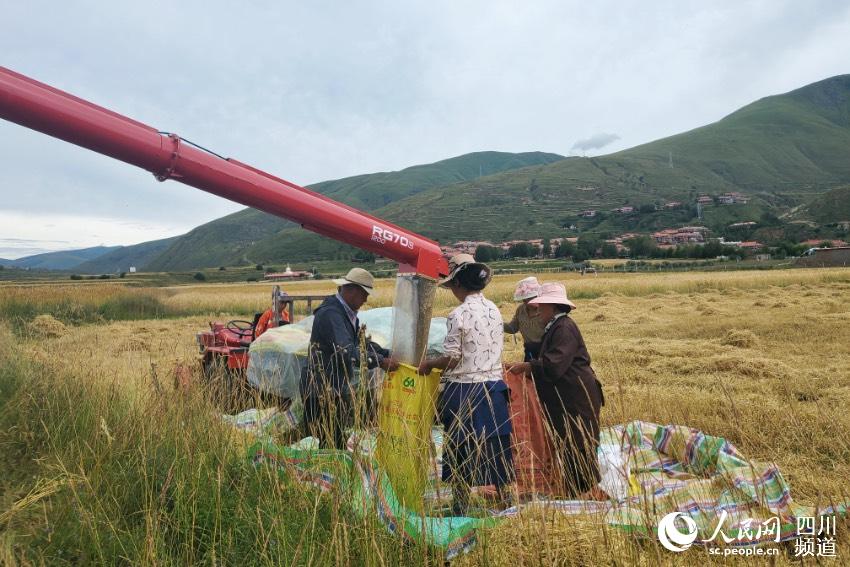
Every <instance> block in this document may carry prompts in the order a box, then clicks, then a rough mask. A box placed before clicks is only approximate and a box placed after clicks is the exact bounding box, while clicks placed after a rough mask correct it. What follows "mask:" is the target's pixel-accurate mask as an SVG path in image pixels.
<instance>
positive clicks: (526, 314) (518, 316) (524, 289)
mask: <svg viewBox="0 0 850 567" xmlns="http://www.w3.org/2000/svg"><path fill="white" fill-rule="evenodd" d="M539 293H540V283H539V282H538V281H537V278H535V277H534V276H532V277H529V278H525V279H523V280H520V281H519V283H518V284H517V286H516V289H515V290H514V301H521V302H522V303H520V304H519V305H518V306H517V308H516V311H515V312H514V318H513V319H511V321H510V322H509V323H505V326H504V329H505V332H506V333H508V334H510V335H515V334H516V333H519V334H520V335H521V336H522V345H523V350H524V351H525V361H526V362H528V361H529V360H531V359H533V358H537V355H538V354H539V352H540V341H542V340H543V324H542V323H540V319H538V318H537V316H536V313H535V314H532V313H531V310H530V309H529V307H528V302H529V301H531V300H532V299H534V298H535V297H537V295H538V294H539Z"/></svg>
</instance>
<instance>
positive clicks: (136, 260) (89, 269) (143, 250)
mask: <svg viewBox="0 0 850 567" xmlns="http://www.w3.org/2000/svg"><path fill="white" fill-rule="evenodd" d="M178 238H179V237H177V236H174V237H172V238H164V239H162V240H153V241H151V242H143V243H141V244H134V245H132V246H120V247H118V248H117V249H115V250H112V251H110V252H107V253H106V254H102V255H100V256H98V257H96V258H94V259H93V260H88V261H87V262H83V263H82V264H79V265H77V266H74V267H73V269H74V270H76V271H78V272H81V273H86V274H108V273H113V272H126V271H128V270H129V269H130V266H135V267H136V268H138V269H140V270H141V269H144V268H146V267H147V265H148V264H149V263H150V262H151V261H153V260H154V259H155V258H156V257H158V256H159V255H160V254H162V253H163V252H164V251H165V250H166V249H168V247H169V246H171V245H172V244H173V243H174V242H175V241H176V240H177V239H178Z"/></svg>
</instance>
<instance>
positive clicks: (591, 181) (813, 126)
mask: <svg viewBox="0 0 850 567" xmlns="http://www.w3.org/2000/svg"><path fill="white" fill-rule="evenodd" d="M847 186H850V75H841V76H837V77H832V78H830V79H826V80H823V81H819V82H817V83H813V84H811V85H808V86H805V87H803V88H800V89H797V90H794V91H791V92H789V93H785V94H782V95H776V96H770V97H766V98H763V99H761V100H758V101H756V102H753V103H752V104H749V105H747V106H745V107H743V108H741V109H739V110H737V111H735V112H733V113H732V114H730V115H728V116H726V117H725V118H723V119H721V120H719V121H717V122H715V123H713V124H709V125H707V126H703V127H701V128H696V129H694V130H691V131H688V132H684V133H682V134H678V135H675V136H670V137H668V138H663V139H661V140H656V141H654V142H650V143H648V144H643V145H640V146H637V147H634V148H631V149H628V150H624V151H620V152H616V153H613V154H609V155H605V156H599V157H591V158H585V157H571V158H566V159H564V158H562V157H561V156H557V155H554V154H543V153H527V154H509V153H500V152H480V153H475V154H469V155H464V156H460V157H456V158H452V159H448V160H444V161H441V162H437V163H434V164H429V165H422V166H415V167H410V168H407V169H404V170H402V171H398V172H389V173H376V174H371V175H359V176H355V177H349V178H345V179H339V180H335V181H327V182H323V183H319V184H316V185H314V186H313V187H312V189H314V190H316V191H318V192H320V193H323V194H325V195H327V196H329V197H331V198H333V199H337V200H339V201H342V202H344V203H347V204H349V205H352V206H355V207H358V208H361V209H363V210H368V211H369V212H371V213H372V214H375V215H377V216H379V217H381V218H385V219H387V220H388V221H391V222H395V223H397V224H399V225H401V226H404V227H406V228H409V229H410V230H413V231H415V232H418V233H421V234H423V235H425V236H429V237H431V238H434V239H437V240H440V241H441V242H444V243H451V242H454V241H456V240H462V239H489V240H494V241H501V240H509V239H514V238H540V237H557V236H565V235H572V236H575V235H576V234H581V233H588V232H589V233H593V234H597V235H603V236H604V235H607V234H610V235H615V234H621V233H623V232H627V231H635V232H648V231H654V230H658V229H661V228H668V227H673V226H682V225H685V224H693V223H700V224H705V225H706V226H708V227H709V228H711V229H712V230H713V231H714V232H715V234H718V235H728V236H731V237H741V236H742V235H743V236H746V237H747V238H759V239H763V240H765V241H773V240H781V239H802V238H809V237H821V236H825V237H829V236H833V235H832V234H830V232H829V231H830V230H838V228H834V229H833V228H829V227H828V226H827V225H825V224H823V223H833V225H834V226H836V227H837V225H835V223H839V222H840V221H842V220H847V217H848V215H847V214H846V211H847V209H848V207H850V204H848V199H850V191H848V190H846V189H841V188H843V187H844V188H846V187H847ZM726 192H738V193H741V194H743V195H745V196H746V197H747V202H746V203H743V204H742V203H736V204H733V205H722V204H720V202H719V199H718V197H719V196H720V195H721V194H723V193H726ZM700 196H710V197H712V199H709V201H710V203H706V204H705V206H701V207H699V208H698V207H697V204H696V203H697V198H698V197H700ZM671 201H679V202H681V203H682V205H681V206H679V207H677V208H664V207H662V206H661V205H663V204H665V203H668V202H671ZM626 205H628V206H632V207H634V208H635V209H636V212H635V213H631V214H620V213H617V212H614V211H613V209H615V208H618V207H623V206H626ZM657 207H658V210H656V208H657ZM587 209H593V210H595V211H597V214H596V215H595V216H593V217H592V218H584V217H582V216H580V213H581V212H582V211H584V210H587ZM839 217H840V218H839ZM742 221H753V222H756V225H755V227H750V228H747V229H746V230H740V229H738V230H737V232H735V233H729V232H728V227H729V225H730V224H733V223H737V222H742ZM818 223H821V224H818ZM822 225H823V226H822ZM748 226H750V225H748ZM571 227H575V228H571ZM354 253H356V251H355V250H354V249H353V248H351V247H349V246H347V245H345V244H342V243H338V242H335V241H332V240H329V239H326V238H321V237H318V236H316V235H313V234H311V233H309V232H306V231H304V230H303V229H301V228H299V227H297V226H295V225H293V224H292V223H289V222H287V221H284V220H282V219H278V218H276V217H272V216H270V215H267V214H265V213H261V212H259V211H256V210H252V209H246V210H243V211H240V212H238V213H235V214H232V215H228V216H226V217H224V218H221V219H218V220H215V221H213V222H210V223H207V224H205V225H203V226H200V227H197V228H196V229H194V230H192V231H191V232H189V233H188V234H186V235H183V236H181V237H179V238H177V239H176V240H174V241H173V242H172V243H170V245H169V246H168V247H167V249H165V250H164V251H163V252H162V253H161V254H160V255H159V256H157V257H156V258H155V259H153V260H151V261H150V262H149V263H148V264H147V265H146V266H145V267H146V269H148V270H180V269H191V268H199V267H215V266H220V265H237V264H253V263H263V264H266V263H271V262H273V263H276V264H280V263H282V262H305V261H309V260H314V259H345V260H347V259H349V258H350V257H351V256H352V255H353V254H354Z"/></svg>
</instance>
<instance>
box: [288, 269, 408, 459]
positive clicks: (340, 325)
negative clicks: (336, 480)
mask: <svg viewBox="0 0 850 567" xmlns="http://www.w3.org/2000/svg"><path fill="white" fill-rule="evenodd" d="M333 281H334V283H335V284H337V285H338V286H339V287H338V289H337V293H336V295H332V296H330V297H328V298H327V299H325V300H324V301H323V302H322V304H321V305H320V306H319V307H318V308H317V309H316V310H315V311H314V315H315V318H314V319H313V330H312V332H311V333H310V354H309V360H308V365H307V372H306V373H303V374H302V376H301V398H302V400H303V401H304V423H305V426H306V428H307V432H308V433H309V434H311V435H312V436H314V437H316V438H318V439H319V444H320V446H321V447H322V448H326V447H332V448H336V449H345V447H346V441H347V439H346V438H345V429H346V427H348V426H350V425H351V422H352V420H353V417H354V411H355V407H354V405H355V399H354V395H353V394H354V386H355V384H354V383H353V382H352V381H353V380H354V379H355V376H356V375H355V371H359V369H360V365H361V357H362V356H366V361H365V362H366V366H367V367H368V368H369V369H372V368H376V367H381V368H383V369H384V370H388V371H391V370H395V369H396V368H398V362H397V361H396V360H395V359H394V358H393V357H392V356H391V355H390V352H389V351H388V350H387V349H385V348H383V347H381V346H380V345H379V344H377V343H374V342H372V341H366V348H365V352H361V348H360V339H359V336H358V333H359V332H360V331H361V328H360V321H359V320H358V318H357V312H358V311H359V310H360V308H361V307H362V306H363V304H365V303H366V300H367V299H368V298H369V295H370V294H371V293H372V291H373V288H374V278H373V277H372V274H370V273H369V272H367V271H366V270H364V269H363V268H352V269H351V270H350V271H349V272H348V273H347V274H346V275H345V277H344V278H341V279H336V280H333ZM361 379H362V380H365V377H361Z"/></svg>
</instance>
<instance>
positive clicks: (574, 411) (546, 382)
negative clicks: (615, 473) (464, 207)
mask: <svg viewBox="0 0 850 567" xmlns="http://www.w3.org/2000/svg"><path fill="white" fill-rule="evenodd" d="M528 303H529V305H530V306H532V307H534V308H536V310H537V317H538V318H539V319H540V321H541V323H543V324H544V325H545V327H544V331H543V341H542V343H541V344H540V354H539V356H538V357H537V358H535V359H534V360H531V361H530V362H514V363H510V364H507V365H506V366H507V367H508V370H510V371H511V372H513V373H515V374H523V373H525V375H526V376H528V377H530V378H533V379H534V386H535V389H536V390H537V395H538V397H539V398H540V405H541V406H543V411H544V414H545V415H546V418H547V420H548V422H549V425H550V426H551V429H552V431H553V433H554V439H553V440H554V442H555V445H556V450H557V451H558V453H559V455H560V457H561V459H560V461H561V463H560V464H561V466H562V467H563V469H562V474H563V480H564V490H565V495H566V496H569V497H575V496H580V495H581V496H582V497H587V498H595V497H597V496H598V494H597V490H596V486H597V484H599V479H600V474H599V462H598V460H597V457H596V448H597V446H598V445H599V412H600V411H601V409H602V406H603V405H604V404H605V398H604V396H603V394H602V384H600V383H599V380H597V378H596V374H595V373H594V372H593V368H591V366H590V354H589V353H588V352H587V346H585V344H584V339H583V338H582V336H581V332H580V331H579V330H578V326H577V325H576V324H575V321H573V320H572V319H571V318H570V317H569V313H570V311H572V310H573V309H575V308H576V305H575V303H573V302H572V301H570V300H569V299H568V298H567V290H566V288H565V287H564V285H563V284H559V283H545V284H543V285H541V286H540V294H539V295H538V296H537V297H536V298H534V299H532V300H531V301H529V302H528Z"/></svg>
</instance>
